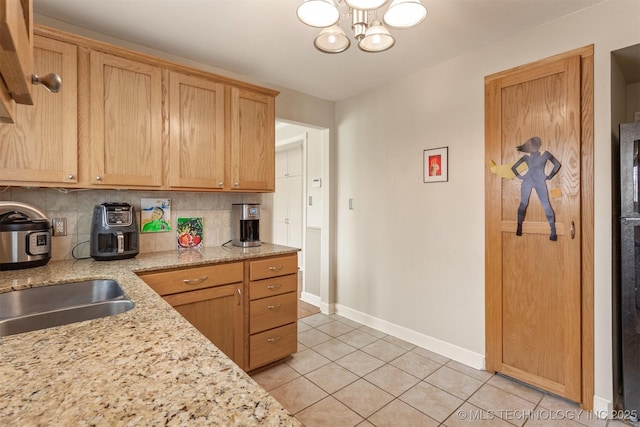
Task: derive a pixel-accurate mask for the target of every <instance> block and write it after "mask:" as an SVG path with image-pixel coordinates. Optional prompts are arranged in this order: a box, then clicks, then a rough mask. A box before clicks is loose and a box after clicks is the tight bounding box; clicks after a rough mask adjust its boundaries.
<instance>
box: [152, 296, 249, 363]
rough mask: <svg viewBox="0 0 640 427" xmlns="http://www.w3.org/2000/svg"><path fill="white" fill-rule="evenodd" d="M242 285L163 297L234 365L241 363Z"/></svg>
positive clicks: (242, 352)
mask: <svg viewBox="0 0 640 427" xmlns="http://www.w3.org/2000/svg"><path fill="white" fill-rule="evenodd" d="M241 287H242V283H237V284H231V285H224V286H216V287H213V288H206V289H202V290H197V291H192V292H183V293H180V294H174V295H168V296H165V297H164V298H165V300H166V301H167V302H168V303H169V304H171V306H172V307H173V308H175V309H176V311H178V313H180V314H181V315H182V316H183V317H184V318H185V319H187V320H188V321H189V323H191V324H192V325H193V326H194V327H195V328H196V329H198V330H199V331H200V332H201V333H202V335H204V336H205V337H207V338H208V339H209V341H211V342H212V343H214V344H215V346H216V347H218V348H219V349H220V350H221V351H222V352H223V353H224V354H226V355H227V356H228V357H229V358H230V359H231V360H233V361H234V362H236V363H237V364H238V365H240V366H243V364H244V356H243V355H244V342H243V327H242V325H243V323H242V320H243V310H242V297H241V293H240V288H241Z"/></svg>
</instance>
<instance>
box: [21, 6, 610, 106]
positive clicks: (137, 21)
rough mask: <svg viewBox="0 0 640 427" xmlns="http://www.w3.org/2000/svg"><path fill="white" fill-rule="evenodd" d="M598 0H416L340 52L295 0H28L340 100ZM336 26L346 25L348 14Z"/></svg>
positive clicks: (94, 26)
mask: <svg viewBox="0 0 640 427" xmlns="http://www.w3.org/2000/svg"><path fill="white" fill-rule="evenodd" d="M600 1H603V0H422V2H423V4H425V5H426V6H427V9H428V11H429V13H428V16H427V19H426V20H425V21H424V22H423V23H422V24H420V25H419V26H418V27H415V28H412V29H407V30H392V34H393V35H394V37H395V38H396V45H395V46H394V47H393V48H392V49H391V50H389V51H386V52H383V53H364V52H361V51H360V50H359V49H358V48H357V46H356V44H355V43H353V41H352V44H351V47H350V48H349V50H348V51H346V52H344V53H341V54H335V55H331V54H325V53H321V52H319V51H317V50H316V49H315V48H314V47H313V39H314V38H315V36H316V35H317V34H318V32H319V30H318V29H315V28H311V27H308V26H306V25H304V24H302V23H301V22H299V21H298V19H297V17H296V8H297V6H298V5H299V4H300V3H301V2H302V0H108V1H105V0H33V4H34V11H35V13H36V15H41V16H45V17H49V18H53V19H56V20H59V21H63V22H66V23H68V24H72V25H75V26H78V27H82V28H86V29H89V30H92V31H95V32H98V33H103V34H106V35H109V36H112V37H116V38H118V39H122V40H126V41H129V42H132V43H135V44H138V45H143V46H148V47H151V48H154V49H157V50H160V51H164V52H167V53H169V54H172V55H178V56H180V57H183V58H187V59H190V60H193V61H196V62H199V63H203V64H208V65H211V66H214V67H217V68H221V69H224V70H228V71H231V72H233V73H236V74H238V75H240V76H247V77H250V78H252V79H255V80H257V81H259V82H263V83H264V84H266V85H276V86H281V87H286V88H289V89H293V90H297V91H300V92H303V93H306V94H309V95H313V96H317V97H319V98H323V99H327V100H331V101H338V100H341V99H344V98H347V97H350V96H352V95H355V94H357V93H359V92H362V91H365V90H368V89H371V88H373V87H376V86H379V85H381V84H383V83H385V82H387V81H389V80H392V79H395V78H398V77H402V76H404V75H408V74H410V73H412V72H415V71H417V70H421V69H424V68H427V67H429V66H432V65H434V64H437V63H439V62H442V61H444V60H446V59H448V58H452V57H455V56H457V55H460V54H462V53H464V52H467V51H470V50H473V49H476V48H478V47H480V46H483V45H487V44H489V43H492V42H494V41H496V40H499V39H501V38H504V37H507V36H509V35H510V34H514V33H517V32H519V31H522V30H523V29H525V28H529V27H532V26H536V25H539V24H541V23H545V22H549V21H552V20H555V19H557V18H559V17H561V16H564V15H567V14H570V13H573V12H575V11H577V10H580V9H583V8H586V7H589V6H591V5H593V4H595V3H598V2H600ZM341 26H342V27H343V29H344V30H345V31H346V32H347V34H348V35H351V31H350V24H349V23H348V19H347V20H345V19H343V20H341Z"/></svg>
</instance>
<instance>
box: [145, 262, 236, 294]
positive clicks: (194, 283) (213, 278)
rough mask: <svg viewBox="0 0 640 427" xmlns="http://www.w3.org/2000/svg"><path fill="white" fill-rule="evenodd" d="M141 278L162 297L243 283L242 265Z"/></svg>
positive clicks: (213, 266)
mask: <svg viewBox="0 0 640 427" xmlns="http://www.w3.org/2000/svg"><path fill="white" fill-rule="evenodd" d="M139 276H140V278H141V279H142V280H144V281H145V283H147V284H148V285H149V286H151V288H152V289H153V290H154V291H156V292H157V293H159V294H160V295H169V294H176V293H179V292H186V291H193V290H196V289H203V288H210V287H212V286H219V285H226V284H229V283H236V282H242V263H241V262H237V263H232V264H217V265H207V266H204V267H193V268H183V269H179V270H171V271H163V272H161V273H148V274H139Z"/></svg>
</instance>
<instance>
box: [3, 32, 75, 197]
mask: <svg viewBox="0 0 640 427" xmlns="http://www.w3.org/2000/svg"><path fill="white" fill-rule="evenodd" d="M33 57H34V70H35V73H36V74H39V75H46V74H48V73H52V72H53V73H57V74H58V75H59V76H60V78H61V79H62V89H61V90H60V92H58V93H51V92H49V91H48V90H47V89H46V88H45V87H44V86H34V88H33V90H32V95H33V102H34V105H33V106H31V105H16V109H15V125H11V124H3V125H0V182H2V183H4V184H6V185H15V184H16V183H25V182H29V183H40V184H42V185H51V184H71V183H76V182H77V179H78V125H77V117H78V110H77V101H78V100H77V93H78V92H77V90H78V79H77V70H78V68H77V62H78V54H77V48H76V47H75V46H73V45H71V44H68V43H63V42H60V41H57V40H52V39H48V38H45V37H40V36H35V37H34V55H33Z"/></svg>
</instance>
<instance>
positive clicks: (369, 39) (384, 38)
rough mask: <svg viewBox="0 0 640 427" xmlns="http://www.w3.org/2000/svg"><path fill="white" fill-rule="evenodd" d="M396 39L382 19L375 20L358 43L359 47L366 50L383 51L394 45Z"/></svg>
mask: <svg viewBox="0 0 640 427" xmlns="http://www.w3.org/2000/svg"><path fill="white" fill-rule="evenodd" d="M395 43H396V40H395V39H394V38H393V37H392V36H391V34H390V33H389V30H387V29H386V28H385V27H384V26H383V25H382V23H381V22H380V21H373V22H372V23H371V26H370V27H369V29H368V30H367V32H366V33H365V35H364V38H363V39H362V40H360V42H359V43H358V47H359V48H360V49H362V50H364V51H365V52H383V51H385V50H387V49H390V48H391V47H393V45H394V44H395Z"/></svg>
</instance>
